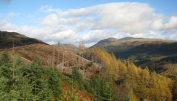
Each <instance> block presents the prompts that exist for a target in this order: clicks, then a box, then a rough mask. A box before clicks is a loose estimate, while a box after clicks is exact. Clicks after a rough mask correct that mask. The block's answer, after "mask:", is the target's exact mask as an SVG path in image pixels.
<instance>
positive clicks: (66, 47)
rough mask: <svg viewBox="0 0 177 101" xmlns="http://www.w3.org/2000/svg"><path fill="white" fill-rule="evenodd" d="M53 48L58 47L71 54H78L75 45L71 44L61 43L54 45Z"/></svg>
mask: <svg viewBox="0 0 177 101" xmlns="http://www.w3.org/2000/svg"><path fill="white" fill-rule="evenodd" d="M53 46H58V47H60V48H64V49H66V50H68V51H70V52H73V53H76V54H77V53H78V52H79V48H78V47H76V46H75V45H73V44H62V43H58V44H54V45H53Z"/></svg>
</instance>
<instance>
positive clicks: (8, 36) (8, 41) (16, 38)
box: [0, 31, 46, 49]
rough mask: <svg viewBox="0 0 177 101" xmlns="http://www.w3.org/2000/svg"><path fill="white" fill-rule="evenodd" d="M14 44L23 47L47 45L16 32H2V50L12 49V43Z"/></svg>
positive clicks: (0, 41)
mask: <svg viewBox="0 0 177 101" xmlns="http://www.w3.org/2000/svg"><path fill="white" fill-rule="evenodd" d="M12 41H13V42H14V46H23V45H29V44H35V43H41V44H46V43H44V42H42V41H40V40H38V39H35V38H29V37H26V36H25V35H22V34H19V33H16V32H7V31H0V48H1V49H4V48H11V47H13V45H12V43H13V42H12Z"/></svg>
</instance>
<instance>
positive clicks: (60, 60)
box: [0, 44, 99, 79]
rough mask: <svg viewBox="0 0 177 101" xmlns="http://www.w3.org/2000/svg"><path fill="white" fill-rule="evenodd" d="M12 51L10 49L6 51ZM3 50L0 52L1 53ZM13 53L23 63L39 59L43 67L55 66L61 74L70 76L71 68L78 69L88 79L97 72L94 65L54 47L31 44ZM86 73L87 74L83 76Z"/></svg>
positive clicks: (19, 47) (17, 48)
mask: <svg viewBox="0 0 177 101" xmlns="http://www.w3.org/2000/svg"><path fill="white" fill-rule="evenodd" d="M8 50H9V51H11V52H12V51H13V49H12V48H10V49H8ZM2 51H3V50H0V52H2ZM14 52H15V53H16V54H18V55H20V56H21V57H22V58H23V59H24V60H25V61H27V62H31V61H32V60H34V59H36V58H39V59H40V60H41V61H42V63H43V65H45V66H51V67H53V66H56V67H57V68H58V69H59V70H60V71H61V72H62V73H63V74H65V75H70V74H71V71H72V68H73V67H75V66H76V67H78V68H80V72H81V73H82V74H83V75H84V78H87V79H88V78H90V77H91V76H93V75H95V74H96V72H98V71H99V69H98V66H97V65H96V64H93V65H92V62H91V61H89V60H86V59H84V58H82V57H80V56H78V55H75V54H74V53H72V52H70V51H68V50H66V49H64V48H61V47H56V46H51V45H45V44H31V45H25V46H18V47H14ZM85 72H87V74H85Z"/></svg>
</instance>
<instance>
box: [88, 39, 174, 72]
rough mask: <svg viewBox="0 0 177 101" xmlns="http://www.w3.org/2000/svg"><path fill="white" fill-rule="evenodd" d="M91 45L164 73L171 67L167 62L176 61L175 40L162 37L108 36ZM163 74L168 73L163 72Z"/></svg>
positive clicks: (172, 62)
mask: <svg viewBox="0 0 177 101" xmlns="http://www.w3.org/2000/svg"><path fill="white" fill-rule="evenodd" d="M93 47H101V48H104V49H106V50H107V51H108V52H110V53H112V52H113V53H114V54H115V56H116V57H117V58H120V59H122V60H124V59H125V60H128V61H132V62H134V63H135V64H136V65H138V66H141V67H143V68H145V67H146V66H147V67H149V69H150V70H155V71H156V72H158V73H165V72H167V71H168V70H169V69H170V71H172V70H173V69H174V68H173V69H172V68H169V67H166V65H167V64H172V65H173V64H175V63H177V61H176V60H177V42H176V41H172V40H163V39H150V38H132V37H126V38H123V39H115V38H114V39H113V38H108V39H104V40H101V41H99V42H98V43H97V44H95V45H94V46H92V47H91V48H93ZM165 74H169V71H168V73H165Z"/></svg>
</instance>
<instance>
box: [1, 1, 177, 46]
mask: <svg viewBox="0 0 177 101" xmlns="http://www.w3.org/2000/svg"><path fill="white" fill-rule="evenodd" d="M176 5H177V0H0V30H2V31H9V32H18V33H20V34H23V35H26V36H28V37H32V38H37V39H40V40H42V41H44V42H46V43H48V44H55V43H57V42H61V43H72V44H75V45H78V43H79V42H81V41H82V42H84V43H85V44H86V46H91V45H94V44H95V43H97V42H98V41H100V40H102V39H106V38H110V37H114V38H117V39H121V38H124V37H136V38H161V39H168V40H177V6H176Z"/></svg>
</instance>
